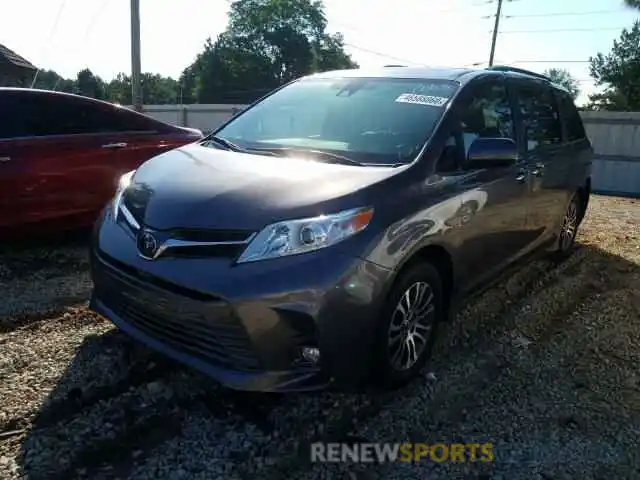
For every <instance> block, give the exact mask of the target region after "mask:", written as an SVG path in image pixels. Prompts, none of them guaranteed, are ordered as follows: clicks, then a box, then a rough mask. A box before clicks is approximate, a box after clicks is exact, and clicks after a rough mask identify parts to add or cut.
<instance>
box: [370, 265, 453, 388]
mask: <svg viewBox="0 0 640 480" xmlns="http://www.w3.org/2000/svg"><path fill="white" fill-rule="evenodd" d="M381 314H382V315H381V317H380V319H379V323H378V329H377V332H376V333H377V334H376V347H375V348H376V351H375V354H376V355H375V357H376V360H377V362H376V363H377V365H376V368H375V371H374V372H373V374H374V379H375V381H376V383H378V384H380V385H382V386H383V387H386V388H395V387H398V386H401V385H403V384H405V383H407V382H409V381H410V380H411V379H413V378H414V377H415V376H416V375H418V374H419V373H420V370H421V369H422V367H423V366H424V364H425V363H426V361H427V360H428V359H429V357H430V355H431V349H432V346H433V342H434V340H435V336H436V329H437V326H438V324H439V322H440V319H441V318H442V315H443V301H442V282H441V280H440V275H439V274H438V270H437V269H436V268H435V267H434V266H433V265H431V264H429V263H419V264H416V265H413V266H411V267H409V268H408V269H407V270H406V271H405V272H404V273H401V274H400V277H399V278H398V279H397V280H396V282H395V285H394V286H393V288H392V290H391V292H390V294H389V297H388V299H387V302H386V303H385V305H384V307H383V310H382V312H381Z"/></svg>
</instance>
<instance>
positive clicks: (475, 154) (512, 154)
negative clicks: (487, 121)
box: [465, 138, 518, 170]
mask: <svg viewBox="0 0 640 480" xmlns="http://www.w3.org/2000/svg"><path fill="white" fill-rule="evenodd" d="M517 161H518V147H517V145H516V142H514V141H513V140H511V139H510V138H477V139H475V140H474V141H473V143H472V144H471V146H470V147H469V152H468V153H467V161H466V165H465V167H466V169H467V170H475V169H481V168H499V167H508V166H510V165H513V164H514V163H516V162H517Z"/></svg>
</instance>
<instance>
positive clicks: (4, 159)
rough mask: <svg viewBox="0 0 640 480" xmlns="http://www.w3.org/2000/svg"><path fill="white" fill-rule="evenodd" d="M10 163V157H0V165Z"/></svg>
mask: <svg viewBox="0 0 640 480" xmlns="http://www.w3.org/2000/svg"><path fill="white" fill-rule="evenodd" d="M10 161H11V157H0V163H7V162H10Z"/></svg>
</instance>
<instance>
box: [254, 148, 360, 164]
mask: <svg viewBox="0 0 640 480" xmlns="http://www.w3.org/2000/svg"><path fill="white" fill-rule="evenodd" d="M252 150H253V151H258V152H270V153H272V154H274V155H278V154H286V153H301V154H306V153H308V154H311V155H312V156H314V157H316V158H318V157H319V158H322V159H325V160H329V162H328V163H339V164H341V165H356V166H358V167H363V166H365V165H366V164H364V163H361V162H358V161H357V160H353V159H352V158H349V157H345V156H344V155H340V154H337V153H331V152H325V151H324V150H308V149H306V148H293V147H276V148H256V149H252Z"/></svg>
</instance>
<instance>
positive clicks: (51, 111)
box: [0, 93, 155, 138]
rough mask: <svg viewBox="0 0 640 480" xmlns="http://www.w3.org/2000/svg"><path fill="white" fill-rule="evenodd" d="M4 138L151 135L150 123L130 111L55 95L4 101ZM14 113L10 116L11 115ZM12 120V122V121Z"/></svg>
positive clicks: (1, 125)
mask: <svg viewBox="0 0 640 480" xmlns="http://www.w3.org/2000/svg"><path fill="white" fill-rule="evenodd" d="M0 102H2V103H1V104H0V106H1V107H2V110H1V111H2V112H3V115H2V116H0V117H1V118H0V138H19V137H46V136H51V135H78V134H87V133H113V132H126V131H151V130H154V129H155V125H154V123H153V121H152V120H149V121H147V120H146V119H145V118H144V117H142V118H140V117H138V116H137V115H135V114H132V113H130V112H128V111H126V110H123V111H122V112H120V111H119V110H118V109H117V108H115V107H114V108H113V109H111V108H110V107H109V106H108V105H106V106H102V105H100V104H94V103H92V102H90V101H83V100H82V99H76V98H74V97H65V96H62V95H51V94H40V93H37V94H21V95H17V94H10V95H5V96H4V97H0ZM7 112H10V113H7ZM9 119H10V121H9Z"/></svg>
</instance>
